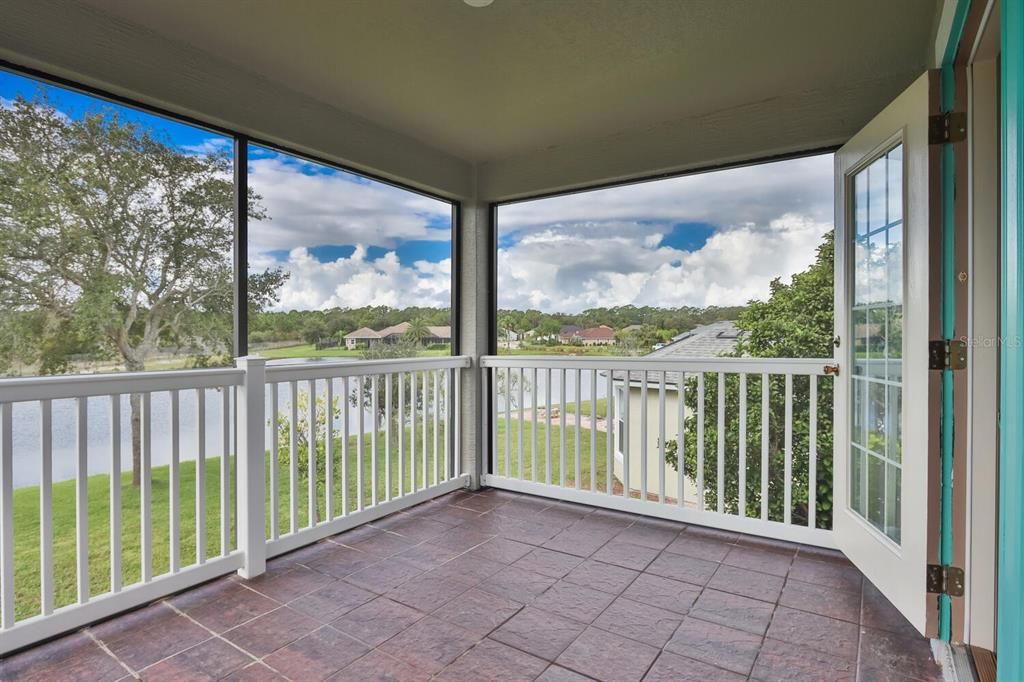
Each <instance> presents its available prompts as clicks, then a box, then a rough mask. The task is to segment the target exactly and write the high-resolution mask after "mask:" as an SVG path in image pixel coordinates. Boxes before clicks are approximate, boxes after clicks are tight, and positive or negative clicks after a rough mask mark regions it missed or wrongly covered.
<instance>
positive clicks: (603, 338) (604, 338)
mask: <svg viewBox="0 0 1024 682" xmlns="http://www.w3.org/2000/svg"><path fill="white" fill-rule="evenodd" d="M558 341H559V342H560V343H567V344H568V343H572V344H577V345H581V346H610V345H611V344H613V343H615V330H614V329H612V328H611V327H609V326H608V325H606V324H601V325H598V326H596V327H587V328H586V329H580V328H579V327H577V326H575V325H567V326H565V327H562V331H561V333H559V335H558Z"/></svg>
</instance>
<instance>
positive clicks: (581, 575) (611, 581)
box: [564, 559, 640, 594]
mask: <svg viewBox="0 0 1024 682" xmlns="http://www.w3.org/2000/svg"><path fill="white" fill-rule="evenodd" d="M638 575H640V573H639V572H638V571H633V570H630V569H628V568H622V567H621V566H613V565H611V564H605V563H601V562H600V561H594V560H593V559H587V560H586V561H584V562H583V563H581V564H580V565H579V566H577V567H576V568H574V569H572V570H571V571H569V572H568V573H566V574H565V578H564V580H565V581H566V582H570V583H575V584H577V585H583V586H584V587H591V588H593V589H595V590H600V591H602V592H608V593H609V594H621V593H622V591H623V590H625V589H626V588H627V587H629V586H630V584H631V583H632V582H633V581H634V580H636V577H637V576H638Z"/></svg>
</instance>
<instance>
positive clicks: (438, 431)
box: [0, 357, 471, 656]
mask: <svg viewBox="0 0 1024 682" xmlns="http://www.w3.org/2000/svg"><path fill="white" fill-rule="evenodd" d="M469 366H471V360H470V359H469V358H467V357H444V358H424V359H408V360H385V361H376V362H324V363H309V364H303V365H282V366H273V365H272V366H269V367H268V366H267V365H266V361H265V360H263V359H262V358H258V357H249V358H240V359H239V360H238V367H237V368H228V369H208V370H186V371H168V372H140V373H125V374H109V375H72V376H61V377H33V378H24V379H22V378H17V379H4V380H0V656H2V655H4V654H5V653H7V652H10V651H12V650H15V649H18V648H21V647H24V646H27V645H29V644H32V643H34V642H36V641H39V640H42V639H45V638H48V637H51V636H53V635H56V634H59V633H61V632H64V631H67V630H71V629H74V628H77V627H80V626H82V625H84V624H87V623H89V622H92V621H95V620H98V619H101V618H104V617H106V616H109V615H112V614H114V613H117V612H119V611H123V610H125V609H127V608H131V607H132V606H136V605H139V604H143V603H146V602H149V601H152V600H154V599H157V598H159V597H162V596H164V595H167V594H171V593H173V592H176V591H179V590H182V589H185V588H187V587H190V586H192V585H196V584H199V583H202V582H204V581H206V580H209V579H211V578H214V577H217V576H219V575H224V574H226V573H230V572H233V571H236V570H237V571H239V572H240V573H241V574H242V575H243V576H245V577H252V576H255V575H258V574H260V573H262V572H263V571H264V570H265V564H266V559H267V558H268V557H271V556H275V555H277V554H281V553H283V552H287V551H289V550H291V549H295V548H297V547H301V546H302V545H305V544H309V543H311V542H314V541H316V540H318V539H320V538H323V537H326V536H328V535H331V534H333V533H337V532H340V531H342V530H345V529H347V528H350V527H353V526H356V525H358V524H361V523H365V522H367V521H371V520H373V519H375V518H379V517H381V516H384V515H386V514H389V513H392V512H394V511H397V510H398V509H401V508H403V507H407V506H411V505H413V504H417V503H419V502H422V501H425V500H427V499H430V498H431V497H435V496H437V495H440V494H443V493H445V492H448V491H450V490H454V489H456V488H458V487H462V486H464V485H465V484H466V481H467V480H468V476H466V475H464V474H463V473H462V471H461V458H460V457H459V456H458V453H459V441H458V438H459V423H458V419H459V410H458V409H457V405H458V402H459V386H460V376H461V372H462V370H463V369H465V368H467V367H469ZM268 418H269V419H268ZM129 455H134V457H133V458H132V459H133V460H134V463H135V465H136V466H137V468H134V469H135V470H134V471H132V469H133V467H128V468H126V467H125V465H124V461H125V460H126V458H128V457H129ZM132 459H129V460H128V461H132ZM158 460H159V461H158ZM16 463H17V465H16ZM129 471H131V472H132V473H133V474H134V475H136V477H137V485H136V484H135V483H133V482H130V481H128V480H127V478H126V477H127V475H128V472H129ZM55 472H62V473H60V474H55ZM90 472H91V473H92V474H94V475H92V476H90ZM64 479H67V480H64ZM16 481H18V482H17V483H16ZM33 484H37V485H33ZM34 491H38V492H34ZM96 507H99V508H100V511H99V515H97V512H96ZM34 509H36V510H37V512H36V511H34ZM97 519H101V520H102V523H97Z"/></svg>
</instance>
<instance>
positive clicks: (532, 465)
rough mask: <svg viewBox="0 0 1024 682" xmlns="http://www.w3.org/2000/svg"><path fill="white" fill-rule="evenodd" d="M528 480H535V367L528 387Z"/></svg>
mask: <svg viewBox="0 0 1024 682" xmlns="http://www.w3.org/2000/svg"><path fill="white" fill-rule="evenodd" d="M530 417H531V422H532V426H531V429H530V480H532V481H536V480H537V368H536V367H534V368H533V385H532V386H531V387H530Z"/></svg>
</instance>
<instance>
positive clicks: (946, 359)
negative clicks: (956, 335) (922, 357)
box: [928, 339, 967, 369]
mask: <svg viewBox="0 0 1024 682" xmlns="http://www.w3.org/2000/svg"><path fill="white" fill-rule="evenodd" d="M966 367H967V344H966V343H965V342H964V340H963V339H939V340H937V341H929V342H928V369H965V368H966Z"/></svg>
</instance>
